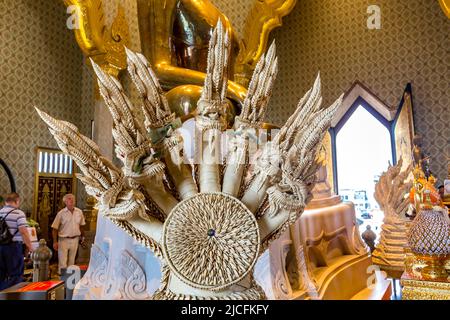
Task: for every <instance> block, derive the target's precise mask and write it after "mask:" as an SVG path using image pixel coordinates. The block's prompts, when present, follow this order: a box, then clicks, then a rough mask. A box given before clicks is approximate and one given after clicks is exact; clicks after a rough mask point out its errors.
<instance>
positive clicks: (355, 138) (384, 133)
mask: <svg viewBox="0 0 450 320" xmlns="http://www.w3.org/2000/svg"><path fill="white" fill-rule="evenodd" d="M413 135H414V128H413V120H412V99H411V86H410V85H409V84H408V86H407V88H406V90H405V93H404V95H403V98H402V100H401V102H400V105H399V107H398V109H397V110H392V109H391V108H389V107H388V106H387V105H386V104H385V103H383V102H382V101H381V100H380V99H379V98H377V97H376V96H375V95H374V94H373V93H371V92H370V90H369V89H367V88H366V87H365V86H364V85H362V84H361V83H359V82H357V83H355V84H354V85H353V86H352V88H351V89H350V90H349V91H348V92H347V94H346V96H345V98H344V101H343V103H342V105H341V107H340V108H339V110H338V111H337V112H336V116H335V118H334V119H333V121H332V124H331V128H330V136H331V149H332V161H333V165H332V167H333V179H332V181H333V187H334V191H335V193H336V194H338V195H340V196H341V197H342V199H343V200H344V201H351V202H353V203H354V204H355V211H356V216H357V218H358V219H360V221H362V222H363V223H362V225H361V231H363V229H365V226H366V225H367V224H371V225H372V227H373V229H374V231H375V232H377V233H378V232H379V231H380V225H381V223H382V220H383V217H384V215H383V214H382V212H381V211H380V210H379V206H378V204H377V202H376V201H375V199H374V197H373V193H374V190H375V183H376V182H377V181H378V178H379V176H380V175H381V173H382V172H383V171H386V170H387V168H388V165H389V163H390V164H396V162H397V159H399V158H400V156H401V157H402V158H403V159H404V162H405V163H404V167H406V166H407V165H408V164H409V163H410V161H411V148H412V138H413Z"/></svg>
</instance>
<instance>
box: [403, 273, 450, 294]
mask: <svg viewBox="0 0 450 320" xmlns="http://www.w3.org/2000/svg"><path fill="white" fill-rule="evenodd" d="M400 284H401V285H402V287H403V289H402V299H403V300H450V282H449V281H427V280H418V279H414V278H413V277H412V276H411V275H410V274H408V273H406V272H405V273H403V275H402V277H401V279H400Z"/></svg>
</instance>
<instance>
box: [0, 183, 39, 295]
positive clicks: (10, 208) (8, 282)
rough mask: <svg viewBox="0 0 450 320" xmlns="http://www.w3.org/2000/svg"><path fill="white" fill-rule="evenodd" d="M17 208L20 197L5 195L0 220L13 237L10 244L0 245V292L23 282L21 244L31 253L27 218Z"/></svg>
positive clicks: (0, 210) (14, 194)
mask: <svg viewBox="0 0 450 320" xmlns="http://www.w3.org/2000/svg"><path fill="white" fill-rule="evenodd" d="M19 207H20V196H19V195H18V194H17V193H15V192H13V193H10V194H8V195H6V197H5V206H4V207H3V208H2V209H0V219H5V222H6V224H7V227H8V229H9V232H10V234H11V235H12V236H13V237H12V239H11V241H10V242H8V243H3V244H0V291H1V290H4V289H6V288H9V287H12V286H14V285H15V284H18V283H20V282H22V281H23V271H24V255H23V244H24V243H25V245H26V248H27V250H28V252H29V253H31V252H32V251H33V246H32V243H31V238H30V235H29V233H28V223H27V218H26V216H25V213H24V212H23V211H22V210H19Z"/></svg>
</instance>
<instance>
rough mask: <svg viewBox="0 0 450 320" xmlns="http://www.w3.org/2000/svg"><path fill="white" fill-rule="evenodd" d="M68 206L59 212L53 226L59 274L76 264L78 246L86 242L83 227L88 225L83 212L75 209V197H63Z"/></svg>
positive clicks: (68, 195) (54, 247) (69, 195)
mask: <svg viewBox="0 0 450 320" xmlns="http://www.w3.org/2000/svg"><path fill="white" fill-rule="evenodd" d="M63 202H64V204H65V205H66V207H65V208H64V209H62V210H61V211H59V212H58V214H57V215H56V217H55V220H54V221H53V224H52V229H53V230H52V234H53V249H55V250H56V251H58V273H59V274H61V270H62V269H67V267H68V266H71V265H74V264H75V257H76V255H77V251H78V244H79V243H80V242H83V241H84V231H83V226H84V225H85V224H86V222H85V220H84V215H83V212H82V211H81V210H80V209H78V208H76V207H75V196H74V195H73V194H71V193H68V194H66V195H65V196H64V197H63Z"/></svg>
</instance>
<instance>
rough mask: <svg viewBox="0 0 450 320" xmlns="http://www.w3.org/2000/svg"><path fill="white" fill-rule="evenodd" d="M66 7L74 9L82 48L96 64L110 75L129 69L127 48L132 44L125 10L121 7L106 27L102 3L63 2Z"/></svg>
mask: <svg viewBox="0 0 450 320" xmlns="http://www.w3.org/2000/svg"><path fill="white" fill-rule="evenodd" d="M63 1H64V4H65V5H66V6H67V7H70V6H74V7H75V10H74V12H73V13H75V14H76V15H77V22H78V24H77V27H76V28H75V29H74V32H75V38H76V40H77V42H78V45H79V47H80V48H81V50H82V51H83V53H84V54H85V55H86V57H89V58H92V59H93V60H94V62H95V63H97V64H98V65H99V66H101V67H102V69H103V70H105V71H106V72H108V73H109V74H111V75H114V76H116V77H117V76H118V74H119V72H120V71H121V70H124V69H126V67H127V59H126V55H125V49H124V46H128V45H129V42H130V40H129V39H130V36H129V29H128V25H127V21H126V17H125V10H124V9H123V7H122V6H121V5H120V4H119V7H118V10H117V16H116V18H115V19H114V22H113V23H112V25H111V27H110V28H107V27H106V25H105V14H104V10H103V6H102V1H101V0H63Z"/></svg>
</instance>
